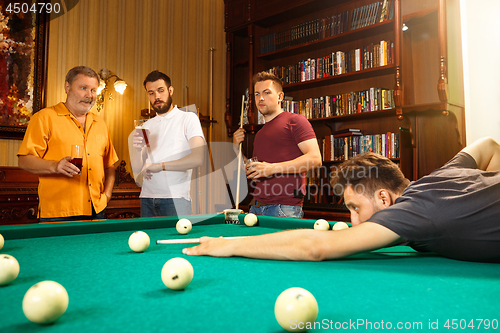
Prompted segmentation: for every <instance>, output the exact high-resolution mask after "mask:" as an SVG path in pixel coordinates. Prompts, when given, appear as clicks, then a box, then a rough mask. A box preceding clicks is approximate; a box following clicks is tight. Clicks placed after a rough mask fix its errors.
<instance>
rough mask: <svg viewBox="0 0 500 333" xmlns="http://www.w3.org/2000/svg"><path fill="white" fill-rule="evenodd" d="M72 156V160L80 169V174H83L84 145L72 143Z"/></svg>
mask: <svg viewBox="0 0 500 333" xmlns="http://www.w3.org/2000/svg"><path fill="white" fill-rule="evenodd" d="M71 158H72V159H71V161H70V162H71V163H73V164H74V165H75V166H76V167H77V168H78V169H80V173H79V174H81V173H82V167H83V146H80V145H71Z"/></svg>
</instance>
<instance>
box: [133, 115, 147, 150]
mask: <svg viewBox="0 0 500 333" xmlns="http://www.w3.org/2000/svg"><path fill="white" fill-rule="evenodd" d="M146 121H147V119H139V120H134V126H135V130H136V131H137V133H138V134H139V135H140V136H142V137H143V138H144V143H145V144H146V147H148V148H149V129H148V128H147V127H145V126H144V123H145V122H146Z"/></svg>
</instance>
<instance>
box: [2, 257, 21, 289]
mask: <svg viewBox="0 0 500 333" xmlns="http://www.w3.org/2000/svg"><path fill="white" fill-rule="evenodd" d="M18 275H19V263H18V262H17V260H16V258H14V257H13V256H11V255H9V254H0V286H3V285H6V284H9V283H11V282H12V281H14V280H15V279H16V277H17V276H18Z"/></svg>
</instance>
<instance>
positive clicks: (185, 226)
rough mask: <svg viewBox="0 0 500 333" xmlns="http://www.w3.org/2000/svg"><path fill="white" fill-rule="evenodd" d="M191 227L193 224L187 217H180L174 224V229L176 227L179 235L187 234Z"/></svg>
mask: <svg viewBox="0 0 500 333" xmlns="http://www.w3.org/2000/svg"><path fill="white" fill-rule="evenodd" d="M191 228H193V225H192V224H191V221H189V220H188V219H180V220H179V221H178V222H177V224H176V225H175V229H177V232H178V233H180V234H181V235H186V234H188V233H189V232H190V231H191Z"/></svg>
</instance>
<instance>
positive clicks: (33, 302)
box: [23, 281, 69, 324]
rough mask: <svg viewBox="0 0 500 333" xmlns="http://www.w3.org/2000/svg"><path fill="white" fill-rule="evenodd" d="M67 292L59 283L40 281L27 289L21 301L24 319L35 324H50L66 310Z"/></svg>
mask: <svg viewBox="0 0 500 333" xmlns="http://www.w3.org/2000/svg"><path fill="white" fill-rule="evenodd" d="M68 303H69V298H68V292H67V291H66V289H64V287H63V286H61V285H60V284H59V283H57V282H54V281H42V282H39V283H37V284H35V285H34V286H33V287H31V288H30V289H28V291H27V292H26V294H25V295H24V299H23V312H24V315H25V316H26V318H28V319H29V320H30V321H32V322H34V323H37V324H51V323H53V322H55V321H56V320H57V319H59V317H61V316H62V315H63V314H64V312H66V309H67V308H68Z"/></svg>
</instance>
